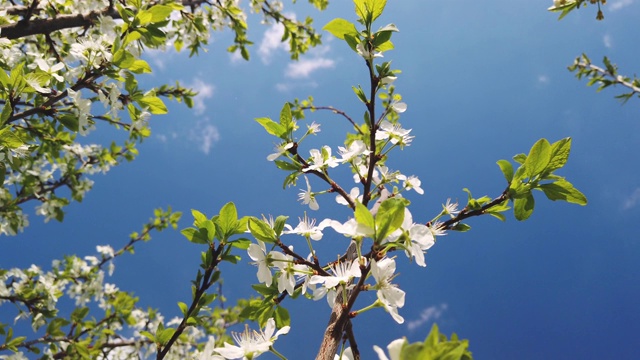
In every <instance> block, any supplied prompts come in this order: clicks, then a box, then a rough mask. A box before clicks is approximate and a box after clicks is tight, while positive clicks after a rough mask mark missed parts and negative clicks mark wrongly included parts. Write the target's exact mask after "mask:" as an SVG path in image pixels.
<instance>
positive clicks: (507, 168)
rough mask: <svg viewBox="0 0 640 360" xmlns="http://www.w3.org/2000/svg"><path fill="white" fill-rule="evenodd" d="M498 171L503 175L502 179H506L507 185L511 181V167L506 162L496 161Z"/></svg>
mask: <svg viewBox="0 0 640 360" xmlns="http://www.w3.org/2000/svg"><path fill="white" fill-rule="evenodd" d="M497 164H498V166H499V167H500V170H502V174H504V178H505V179H507V182H508V183H511V180H513V166H512V165H511V163H510V162H509V161H507V160H498V162H497Z"/></svg>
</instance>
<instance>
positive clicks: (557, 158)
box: [547, 137, 571, 172]
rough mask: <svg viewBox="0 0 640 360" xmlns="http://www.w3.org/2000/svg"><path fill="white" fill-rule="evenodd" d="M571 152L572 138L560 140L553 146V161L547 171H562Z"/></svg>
mask: <svg viewBox="0 0 640 360" xmlns="http://www.w3.org/2000/svg"><path fill="white" fill-rule="evenodd" d="M570 151H571V138H570V137H568V138H564V139H560V140H558V141H556V142H554V143H553V144H551V160H550V161H549V165H548V166H547V171H549V172H551V171H553V170H556V169H560V168H561V167H563V166H564V164H566V163H567V159H569V152H570Z"/></svg>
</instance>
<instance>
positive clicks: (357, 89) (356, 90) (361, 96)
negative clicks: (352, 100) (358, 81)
mask: <svg viewBox="0 0 640 360" xmlns="http://www.w3.org/2000/svg"><path fill="white" fill-rule="evenodd" d="M351 88H352V89H353V92H354V93H356V95H357V96H358V99H360V101H362V102H363V103H365V104H366V103H367V102H368V101H369V100H367V95H365V93H364V90H362V87H361V86H359V85H358V87H355V86H352V87H351Z"/></svg>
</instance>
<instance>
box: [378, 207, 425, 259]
mask: <svg viewBox="0 0 640 360" xmlns="http://www.w3.org/2000/svg"><path fill="white" fill-rule="evenodd" d="M403 234H404V236H403ZM399 239H405V240H403V241H404V246H405V248H406V249H407V250H406V251H405V253H406V255H407V257H409V258H411V257H413V258H414V259H415V262H416V264H417V265H418V266H422V267H425V266H427V264H426V262H425V261H424V252H425V251H426V250H428V249H429V248H431V247H432V246H433V245H434V244H435V238H434V236H433V233H432V231H431V230H430V229H429V228H428V227H427V226H426V225H422V224H415V223H414V222H413V217H412V215H411V212H410V211H409V209H407V208H405V209H404V220H403V221H402V226H401V227H400V229H398V230H396V231H394V232H393V234H391V235H390V236H389V237H388V238H387V239H386V241H388V242H394V241H398V240H399Z"/></svg>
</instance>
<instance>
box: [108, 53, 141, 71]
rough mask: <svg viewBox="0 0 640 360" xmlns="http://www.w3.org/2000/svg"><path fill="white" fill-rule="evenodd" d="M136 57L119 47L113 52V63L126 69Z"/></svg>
mask: <svg viewBox="0 0 640 360" xmlns="http://www.w3.org/2000/svg"><path fill="white" fill-rule="evenodd" d="M135 60H136V58H135V57H134V56H133V55H131V53H129V52H128V51H126V50H124V49H119V50H118V51H116V52H115V53H114V54H113V64H114V65H115V66H117V67H119V68H121V69H128V68H129V67H130V66H131V65H132V64H133V62H134V61H135Z"/></svg>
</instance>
